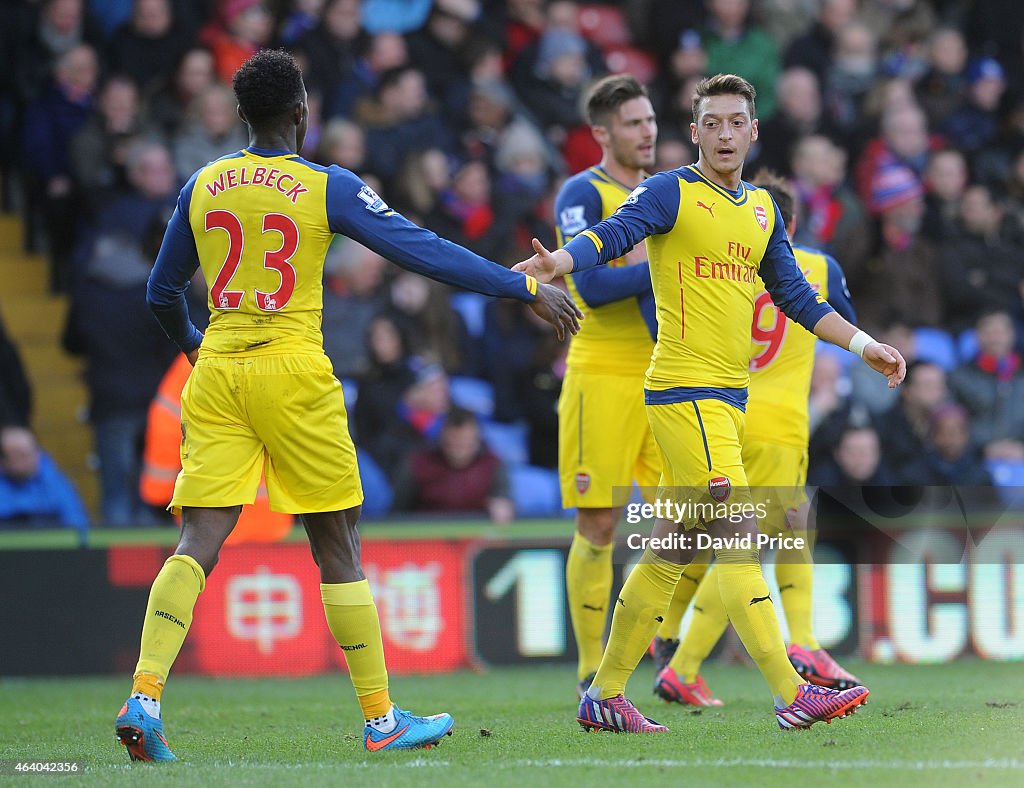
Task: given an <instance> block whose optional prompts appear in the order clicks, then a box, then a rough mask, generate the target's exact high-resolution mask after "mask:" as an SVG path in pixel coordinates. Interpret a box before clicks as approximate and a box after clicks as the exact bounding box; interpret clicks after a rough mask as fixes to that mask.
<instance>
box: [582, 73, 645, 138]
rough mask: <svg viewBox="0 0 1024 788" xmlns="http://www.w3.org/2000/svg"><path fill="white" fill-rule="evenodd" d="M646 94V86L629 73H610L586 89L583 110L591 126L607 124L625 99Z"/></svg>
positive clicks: (642, 96)
mask: <svg viewBox="0 0 1024 788" xmlns="http://www.w3.org/2000/svg"><path fill="white" fill-rule="evenodd" d="M646 96H647V88H645V87H644V86H643V85H641V84H640V82H639V81H638V80H637V78H636V77H634V76H633V75H631V74H612V75H611V76H607V77H604V78H602V79H599V80H598V81H597V82H595V83H594V84H593V85H591V86H590V89H589V90H588V91H587V97H586V99H584V111H585V112H586V115H587V123H589V124H590V125H591V126H607V125H608V122H609V121H610V120H611V117H612V115H614V114H615V113H616V112H617V111H618V109H619V107H621V106H622V105H623V104H625V103H626V102H627V101H632V100H633V99H635V98H644V97H646Z"/></svg>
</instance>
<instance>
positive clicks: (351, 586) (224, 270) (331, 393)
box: [116, 50, 581, 760]
mask: <svg viewBox="0 0 1024 788" xmlns="http://www.w3.org/2000/svg"><path fill="white" fill-rule="evenodd" d="M234 88H235V93H236V96H237V98H238V113H239V115H240V116H241V118H242V120H244V121H245V122H246V124H247V125H248V127H249V141H250V145H249V147H248V148H246V149H245V150H241V151H237V152H235V153H232V154H229V155H227V156H224V157H223V158H220V159H218V160H217V161H214V162H211V163H210V164H208V165H206V166H205V167H203V168H202V169H200V170H199V171H198V172H196V173H195V175H193V176H192V177H191V178H190V179H189V181H188V183H187V184H185V186H184V188H183V189H182V190H181V194H180V195H179V197H178V204H177V208H176V210H175V212H174V214H173V216H172V217H171V219H170V221H169V222H168V225H167V230H166V233H165V234H164V240H163V244H162V245H161V247H160V252H159V254H158V256H157V260H156V264H155V265H154V267H153V272H152V274H151V276H150V280H149V288H148V293H147V299H148V301H149V304H150V306H151V307H152V309H153V312H154V314H155V315H156V317H157V319H158V320H159V321H160V323H161V324H162V325H163V327H164V330H165V331H166V332H167V334H168V336H169V337H170V338H171V339H172V340H173V341H174V342H175V343H176V344H177V345H178V347H179V348H181V350H182V352H184V353H185V354H186V355H187V356H188V358H189V360H190V361H191V362H192V363H193V364H194V366H195V368H194V369H193V370H192V374H191V377H190V378H189V380H188V383H187V384H186V385H185V389H184V391H183V392H182V402H181V432H182V444H181V458H182V470H181V473H180V474H179V476H178V479H177V482H176V484H175V487H174V497H173V499H172V500H171V508H172V510H174V511H176V512H177V511H181V512H182V529H181V539H180V541H179V543H178V548H177V550H175V553H174V555H172V556H171V557H170V558H169V559H167V562H166V563H165V564H164V566H163V568H162V569H161V570H160V573H159V574H158V575H157V577H156V580H155V581H154V582H153V587H152V590H151V592H150V597H149V606H148V608H147V610H146V618H145V621H144V623H143V629H142V648H141V654H140V657H139V662H138V666H137V668H136V671H135V675H134V684H133V686H132V694H131V697H129V699H128V700H127V702H126V703H125V705H124V707H123V708H122V709H121V712H120V714H119V715H118V718H117V722H116V731H117V736H118V738H119V739H120V740H121V742H122V743H123V744H124V745H125V746H126V747H127V749H128V754H129V756H130V757H131V758H132V759H133V760H173V759H174V755H173V754H172V753H171V750H170V748H169V747H168V745H167V740H166V739H165V738H164V734H163V723H162V721H161V716H160V698H161V693H162V691H163V686H164V682H165V681H166V679H167V675H168V673H169V672H170V669H171V665H172V664H173V662H174V660H175V658H176V657H177V655H178V651H179V650H180V649H181V646H182V643H183V642H184V640H185V635H186V634H187V633H188V629H189V626H190V624H191V623H192V611H193V608H194V606H195V603H196V600H197V598H198V597H199V594H200V592H201V591H202V590H203V587H204V586H205V584H206V578H207V577H208V576H209V574H210V572H211V571H213V568H214V566H215V565H216V563H217V557H218V554H219V552H220V548H221V545H222V544H223V543H224V540H225V539H226V538H227V536H228V534H229V533H231V530H232V529H233V528H234V526H235V522H236V520H237V519H238V515H239V512H240V510H241V506H242V504H246V503H252V502H253V500H254V498H255V496H256V490H257V487H258V486H259V482H260V477H261V474H265V476H266V484H267V492H268V497H269V499H270V507H271V508H272V509H273V510H275V511H279V512H285V513H291V514H298V515H299V516H300V518H301V520H302V524H303V526H304V527H305V529H306V534H307V535H308V537H309V542H310V548H311V550H312V553H313V559H314V561H316V564H317V566H319V567H320V580H321V584H320V592H321V597H322V600H323V605H324V611H325V613H326V617H327V624H328V626H329V628H330V630H331V633H332V634H333V635H334V637H335V639H336V640H337V642H338V645H339V646H340V648H341V649H342V651H343V652H344V653H345V659H346V661H347V662H348V668H349V675H350V678H351V680H352V684H353V685H354V687H355V691H356V695H357V696H358V699H359V705H360V706H361V707H362V711H363V718H364V720H365V727H364V729H363V742H364V745H365V747H366V749H367V750H370V751H377V750H383V749H409V748H414V747H430V746H432V745H434V744H436V743H437V742H438V741H439V740H440V739H441V738H443V737H444V736H445V735H446V734H450V733H451V730H452V726H453V721H452V718H451V717H450V716H449V715H448V714H436V715H433V716H431V717H417V716H414V715H412V714H410V713H408V712H406V711H403V710H402V709H400V708H398V707H397V706H395V705H394V704H393V703H392V702H391V698H390V696H389V694H388V675H387V668H386V667H385V663H384V647H383V643H382V640H381V632H380V623H379V621H378V618H377V608H376V605H375V604H374V601H373V597H372V596H371V593H370V586H369V584H368V583H367V581H366V578H365V576H364V575H363V571H362V568H361V566H360V557H359V553H360V550H359V532H358V530H357V528H356V523H357V521H358V519H359V511H360V505H361V503H362V500H363V491H362V487H361V485H360V481H359V469H358V467H357V465H356V453H355V447H354V446H353V444H352V439H351V437H350V436H349V430H348V417H347V415H346V412H345V403H344V397H343V395H342V389H341V384H340V383H339V382H338V380H337V378H336V377H335V376H334V374H333V370H332V368H331V363H330V361H329V360H328V359H327V356H326V355H325V354H324V349H323V335H322V333H321V329H320V323H321V319H320V316H321V311H322V309H323V298H322V293H323V291H322V281H323V267H324V256H325V255H326V253H327V249H328V247H329V245H330V243H331V241H332V239H333V238H334V234H335V233H340V234H344V235H346V236H348V237H349V238H352V239H354V240H356V241H359V242H360V243H362V244H363V245H364V246H366V247H369V248H370V249H373V250H374V251H375V252H377V253H378V254H380V255H382V256H383V257H386V258H388V259H390V260H392V261H394V262H395V263H397V264H398V265H400V266H402V267H403V268H406V269H408V270H411V271H416V272H418V273H421V274H423V275H425V276H429V277H430V278H432V279H436V280H438V281H441V282H445V283H447V284H452V285H458V286H461V287H465V288H467V289H470V290H474V291H476V292H479V293H483V294H485V295H492V296H501V297H506V298H515V299H518V300H520V301H524V302H526V303H529V304H530V306H531V307H532V308H533V309H534V311H535V312H537V314H538V315H540V316H541V317H543V318H544V319H545V320H547V321H548V322H550V323H551V324H552V325H554V326H555V328H556V330H557V332H558V334H559V336H560V337H561V336H563V335H564V333H565V332H567V331H568V332H569V333H575V332H576V331H577V330H578V329H579V323H578V322H577V320H578V317H580V316H581V315H580V313H579V311H578V310H577V309H576V306H575V304H573V302H572V300H571V299H570V298H569V297H568V296H567V295H566V294H565V293H563V292H562V291H561V290H559V289H558V288H556V287H551V286H549V285H543V284H538V282H537V281H536V279H534V278H533V277H532V276H528V275H524V274H521V273H515V272H513V271H510V270H508V269H507V268H505V267H503V266H501V265H498V264H497V263H493V262H491V261H489V260H485V259H483V258H480V257H478V256H477V255H475V254H473V253H472V252H469V251H467V250H466V249H463V248H462V247H460V246H456V245H455V244H452V243H450V242H448V241H444V240H442V239H440V238H438V237H437V236H436V235H434V234H433V233H432V232H430V231H429V230H425V229H423V228H421V227H417V226H416V225H414V224H413V223H411V222H409V221H408V220H407V219H405V218H404V217H402V216H400V215H399V214H397V213H395V212H394V211H392V210H391V209H390V208H389V207H388V205H387V204H386V203H385V202H384V200H382V199H381V198H380V197H378V196H377V194H376V193H374V191H373V190H372V189H371V188H370V187H369V186H367V185H366V184H365V183H363V181H361V180H360V179H359V178H358V177H356V176H355V175H353V174H352V173H351V172H349V171H347V170H343V169H341V168H340V167H337V166H332V167H321V166H319V165H316V164H312V163H310V162H308V161H306V160H304V159H302V158H301V157H300V156H298V155H297V151H298V150H299V149H300V148H301V147H302V142H303V140H304V138H305V135H306V125H307V120H308V107H307V104H306V91H305V88H304V86H303V82H302V75H301V73H300V72H299V68H298V65H297V64H296V63H295V61H294V60H293V59H292V57H291V56H290V55H288V54H287V53H285V52H281V51H273V50H265V51H262V52H260V53H258V54H256V55H254V56H253V57H252V58H250V59H249V60H248V61H247V62H246V63H245V64H243V65H242V67H241V68H239V70H238V72H237V73H236V75H235V79H234ZM199 266H201V267H202V269H203V275H204V276H205V278H206V281H207V283H208V284H209V305H210V314H211V317H210V326H209V329H208V330H207V333H206V335H205V336H203V335H202V334H201V333H200V332H199V330H198V329H197V328H196V327H195V325H193V323H192V321H191V320H190V318H189V313H188V307H187V306H186V303H185V291H186V289H187V288H188V284H189V281H190V280H191V278H192V275H193V274H194V273H195V270H196V268H197V267H199Z"/></svg>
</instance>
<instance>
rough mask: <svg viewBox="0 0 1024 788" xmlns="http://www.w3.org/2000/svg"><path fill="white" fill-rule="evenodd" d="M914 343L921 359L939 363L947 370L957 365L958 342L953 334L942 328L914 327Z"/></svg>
mask: <svg viewBox="0 0 1024 788" xmlns="http://www.w3.org/2000/svg"><path fill="white" fill-rule="evenodd" d="M914 345H915V347H916V348H917V357H918V358H919V359H920V360H921V361H930V362H931V363H932V364H937V365H938V366H940V367H942V368H943V369H944V370H946V372H949V371H950V370H951V369H953V367H955V366H956V365H957V351H956V343H955V342H954V341H953V335H952V334H950V333H949V332H947V331H943V330H942V329H941V328H917V329H914Z"/></svg>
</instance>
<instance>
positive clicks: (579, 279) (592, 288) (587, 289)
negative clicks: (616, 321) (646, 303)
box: [571, 263, 652, 306]
mask: <svg viewBox="0 0 1024 788" xmlns="http://www.w3.org/2000/svg"><path fill="white" fill-rule="evenodd" d="M571 276H572V282H573V284H574V285H576V290H577V292H579V294H580V297H581V298H582V299H583V300H584V301H586V302H587V306H604V305H605V304H610V303H612V301H622V300H623V299H626V298H634V297H636V296H640V295H643V294H644V293H651V292H652V290H651V268H650V266H649V265H648V264H647V263H637V264H636V265H623V266H619V267H618V268H608V267H607V266H603V265H602V266H599V267H597V268H589V269H587V270H586V271H577V272H576V273H574V274H572V275H571Z"/></svg>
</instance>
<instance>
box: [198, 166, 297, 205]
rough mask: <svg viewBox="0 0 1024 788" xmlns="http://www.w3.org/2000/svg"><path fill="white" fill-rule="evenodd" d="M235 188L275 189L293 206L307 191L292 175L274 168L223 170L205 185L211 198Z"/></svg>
mask: <svg viewBox="0 0 1024 788" xmlns="http://www.w3.org/2000/svg"><path fill="white" fill-rule="evenodd" d="M237 186H265V187H267V188H268V189H277V190H278V191H279V192H281V194H283V195H284V196H285V197H287V198H288V199H289V200H291V201H292V203H293V204H294V203H295V202H296V201H297V200H298V197H299V195H300V194H305V193H306V192H308V191H309V189H307V188H306V187H305V186H303V185H302V181H300V180H296V178H295V176H294V175H291V174H289V173H287V172H281V171H280V170H279V169H277V168H276V167H254V168H252V170H251V174H250V169H249V167H238V168H235V169H230V170H224V172H222V173H221V174H220V175H218V176H217V179H216V180H213V181H210V182H209V183H208V184H206V190H207V191H208V192H209V193H210V196H211V197H216V196H217V195H218V194H220V193H221V192H225V191H228V190H230V189H234V188H235V187H237Z"/></svg>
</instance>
